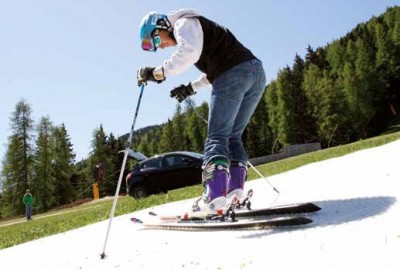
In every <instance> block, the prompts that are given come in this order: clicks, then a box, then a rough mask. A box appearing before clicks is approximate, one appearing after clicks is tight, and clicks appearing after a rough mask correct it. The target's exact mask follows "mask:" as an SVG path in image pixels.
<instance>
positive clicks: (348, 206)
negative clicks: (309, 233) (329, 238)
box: [240, 196, 396, 239]
mask: <svg viewBox="0 0 400 270" xmlns="http://www.w3.org/2000/svg"><path fill="white" fill-rule="evenodd" d="M395 202H396V198H395V197H389V196H379V197H364V198H352V199H341V200H326V201H317V202H313V203H315V204H316V205H318V206H319V207H321V210H320V211H319V212H316V213H312V214H308V215H307V217H309V218H311V219H312V220H313V221H314V222H313V223H311V224H309V225H306V226H300V227H285V228H276V229H273V230H269V231H260V232H257V233H252V234H249V235H243V236H241V237H240V238H244V239H250V238H258V237H263V236H266V235H271V234H276V233H282V232H288V231H297V230H306V229H310V228H316V227H323V226H330V225H340V224H344V223H348V222H353V221H360V220H363V219H366V218H369V217H373V216H377V215H381V214H383V213H384V212H386V211H387V210H388V209H389V208H390V206H391V205H393V204H394V203H395Z"/></svg>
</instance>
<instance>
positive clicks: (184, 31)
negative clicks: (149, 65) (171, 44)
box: [160, 18, 203, 77]
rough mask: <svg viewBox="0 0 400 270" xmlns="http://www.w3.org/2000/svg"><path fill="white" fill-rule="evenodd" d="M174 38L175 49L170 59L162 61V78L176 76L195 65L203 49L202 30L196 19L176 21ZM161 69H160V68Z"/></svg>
mask: <svg viewBox="0 0 400 270" xmlns="http://www.w3.org/2000/svg"><path fill="white" fill-rule="evenodd" d="M174 36H175V39H176V42H177V49H176V50H175V52H174V53H173V54H172V55H171V58H170V59H167V60H165V61H164V63H163V65H162V68H163V69H164V76H165V77H168V76H170V75H177V74H180V73H182V72H183V71H185V70H187V69H189V68H190V67H191V66H192V65H193V64H194V63H196V62H197V61H198V60H199V58H200V55H201V52H202V49H203V29H202V28H201V25H200V22H199V20H198V19H196V18H182V19H179V20H177V21H176V23H175V27H174ZM160 68H161V67H160Z"/></svg>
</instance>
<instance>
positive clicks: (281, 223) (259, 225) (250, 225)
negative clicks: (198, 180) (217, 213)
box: [131, 216, 313, 231]
mask: <svg viewBox="0 0 400 270" xmlns="http://www.w3.org/2000/svg"><path fill="white" fill-rule="evenodd" d="M131 220H132V221H133V222H134V223H136V224H140V225H141V226H143V228H145V229H157V230H177V231H214V230H252V229H255V230H260V229H274V228H278V227H286V226H301V225H306V224H309V223H311V222H313V221H312V219H309V218H306V217H302V216H296V217H279V218H273V219H267V220H239V221H237V222H228V221H220V222H218V221H206V220H197V221H193V220H185V221H180V222H162V223H157V222H156V223H147V222H142V221H141V220H139V219H136V218H132V219H131Z"/></svg>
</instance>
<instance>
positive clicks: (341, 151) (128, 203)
mask: <svg viewBox="0 0 400 270" xmlns="http://www.w3.org/2000/svg"><path fill="white" fill-rule="evenodd" d="M399 128H400V124H399V123H395V124H393V125H392V126H391V127H390V129H389V130H392V132H393V133H388V134H386V133H385V134H383V135H381V136H378V137H374V138H371V139H367V140H362V141H358V142H355V143H351V144H347V145H343V146H338V147H332V148H329V149H325V150H320V151H316V152H312V153H308V154H304V155H301V156H297V157H292V158H288V159H284V160H280V161H276V162H273V163H268V164H265V165H260V166H258V167H257V169H258V170H259V171H260V172H261V173H262V174H263V175H266V176H271V175H275V174H279V173H282V172H285V171H289V170H292V169H295V168H298V167H300V166H303V165H306V164H309V163H313V162H317V161H322V160H326V159H330V158H334V157H340V156H343V155H346V154H349V153H352V152H355V151H359V150H362V149H367V148H371V147H376V146H380V145H383V144H387V143H389V142H392V141H395V140H398V139H400V132H399V130H400V129H399ZM257 178H259V176H258V175H257V174H256V173H255V172H254V171H253V170H251V169H250V170H249V179H250V180H253V179H257ZM201 191H202V188H201V186H200V185H197V186H192V187H187V188H183V189H178V190H174V191H170V192H168V193H167V194H160V195H153V196H150V197H148V198H145V199H141V200H134V199H132V198H130V197H120V198H119V199H118V204H117V207H116V212H115V215H116V216H118V215H122V214H127V213H130V212H133V211H137V210H141V209H145V208H148V207H152V206H155V205H160V204H165V203H169V202H174V201H179V200H184V199H190V198H193V197H195V196H198V195H200V193H201ZM112 202H113V201H112V200H107V201H99V202H97V203H90V204H85V205H81V206H77V207H74V208H70V209H63V210H60V211H52V212H49V213H47V214H42V215H37V216H34V217H33V218H34V219H33V220H31V221H29V222H26V221H23V220H22V219H21V218H20V219H16V220H7V221H5V222H0V249H4V248H7V247H11V246H14V245H17V244H21V243H24V242H28V241H31V240H34V239H38V238H42V237H45V236H49V235H53V234H57V233H62V232H65V231H68V230H72V229H75V228H79V227H82V226H85V225H88V224H92V223H95V222H98V221H102V220H105V219H108V217H109V213H110V209H111V206H112Z"/></svg>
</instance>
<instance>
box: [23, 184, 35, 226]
mask: <svg viewBox="0 0 400 270" xmlns="http://www.w3.org/2000/svg"><path fill="white" fill-rule="evenodd" d="M23 201H24V204H25V215H26V220H31V219H32V207H33V202H34V198H33V196H32V194H31V191H30V190H29V189H27V190H26V193H25V195H24V198H23Z"/></svg>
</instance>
